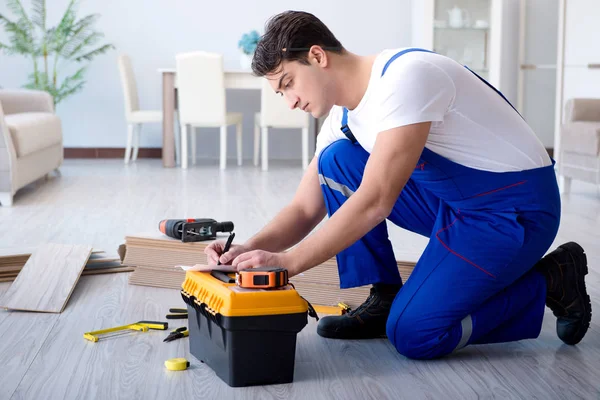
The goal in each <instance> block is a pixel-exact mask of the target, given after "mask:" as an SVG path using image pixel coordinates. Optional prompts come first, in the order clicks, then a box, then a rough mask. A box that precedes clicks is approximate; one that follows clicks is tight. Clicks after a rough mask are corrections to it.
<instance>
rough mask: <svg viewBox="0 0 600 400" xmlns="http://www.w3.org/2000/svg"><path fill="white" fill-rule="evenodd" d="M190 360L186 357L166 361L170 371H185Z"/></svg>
mask: <svg viewBox="0 0 600 400" xmlns="http://www.w3.org/2000/svg"><path fill="white" fill-rule="evenodd" d="M189 366H190V362H189V361H188V360H186V359H185V358H171V359H169V360H167V361H165V367H167V369H168V370H169V371H183V370H186V369H188V367H189Z"/></svg>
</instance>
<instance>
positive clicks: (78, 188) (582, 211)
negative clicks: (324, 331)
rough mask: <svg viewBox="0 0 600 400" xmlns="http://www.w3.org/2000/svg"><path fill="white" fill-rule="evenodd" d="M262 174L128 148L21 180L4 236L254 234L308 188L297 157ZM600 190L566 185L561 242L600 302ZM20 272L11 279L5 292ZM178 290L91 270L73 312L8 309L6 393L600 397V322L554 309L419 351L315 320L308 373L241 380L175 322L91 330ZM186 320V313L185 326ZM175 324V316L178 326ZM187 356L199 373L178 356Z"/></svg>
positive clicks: (409, 249)
mask: <svg viewBox="0 0 600 400" xmlns="http://www.w3.org/2000/svg"><path fill="white" fill-rule="evenodd" d="M270 167H271V169H270V171H268V172H266V173H265V172H262V171H260V170H259V169H257V168H254V167H252V166H249V165H248V162H246V166H244V167H242V168H238V167H236V166H234V165H233V164H230V165H229V166H228V169H227V170H226V171H225V172H222V171H219V170H218V168H217V165H216V163H210V164H209V163H204V164H201V165H198V166H195V167H192V168H191V169H189V170H187V171H181V170H178V169H163V168H162V166H161V163H160V161H159V160H141V161H139V162H138V163H137V164H134V165H129V166H124V165H123V163H122V162H121V161H120V160H109V161H97V160H67V161H66V163H65V166H64V167H63V168H62V169H61V171H62V176H60V177H58V176H53V177H52V178H51V179H49V180H48V181H43V182H39V183H36V184H33V185H32V186H31V187H28V188H26V189H25V190H23V191H21V192H20V193H19V194H18V195H17V197H16V198H15V205H14V206H13V207H12V208H5V207H0V221H1V222H0V223H1V228H2V229H1V230H0V247H1V248H4V247H11V246H29V245H37V244H41V243H45V242H57V243H82V244H91V245H93V246H94V247H95V248H101V249H103V250H106V251H116V248H117V246H118V245H119V244H121V243H123V239H124V237H125V235H127V234H135V233H139V232H144V231H153V230H155V229H156V228H157V224H158V221H159V220H160V219H163V218H186V217H210V218H215V219H217V220H232V221H233V222H234V223H235V225H236V229H235V230H236V233H237V236H236V240H244V239H246V238H248V237H249V236H251V235H252V234H253V233H254V232H255V231H256V230H257V229H259V228H260V227H261V226H262V225H263V224H265V223H266V222H267V221H268V220H269V219H270V218H272V217H273V216H274V215H275V214H276V212H277V210H278V209H280V208H281V207H282V206H283V205H285V204H286V202H287V201H289V200H290V199H291V197H292V196H293V194H294V191H295V188H296V184H297V182H298V180H299V179H300V177H301V174H302V172H301V169H300V168H299V166H297V165H296V163H293V164H289V163H287V164H282V163H276V162H272V163H271V164H270ZM599 228H600V194H599V193H598V190H597V188H595V187H593V186H588V185H585V184H579V183H574V184H573V189H572V193H571V194H570V195H568V196H564V197H563V220H562V225H561V228H560V232H559V236H558V238H557V240H556V242H555V245H557V244H559V243H561V242H564V241H567V240H576V241H578V242H580V243H581V244H582V245H583V246H584V247H585V248H586V250H587V254H588V260H589V263H590V269H591V271H590V275H589V276H588V280H587V282H588V286H589V289H590V293H591V296H592V303H593V308H594V309H595V310H600V303H599V301H598V299H600V247H599V243H600V241H599V239H600V233H598V232H600V229H599ZM390 236H391V238H392V241H393V243H394V249H395V251H396V257H397V258H398V259H412V260H414V259H416V258H417V257H418V256H419V254H420V251H421V250H422V249H423V248H424V246H425V245H426V239H423V238H420V237H417V236H415V235H413V234H410V233H407V232H403V231H402V230H400V229H398V228H395V227H390ZM9 285H10V284H9V283H0V296H1V295H3V293H4V292H5V291H6V290H7V288H8V287H9ZM181 305H183V303H182V302H181V300H180V297H179V294H178V291H176V290H169V289H156V288H150V287H142V286H132V285H128V283H127V274H126V273H122V274H112V275H104V276H101V275H98V276H86V277H82V278H81V279H80V281H79V283H78V284H77V286H76V288H75V290H74V292H73V295H72V297H71V299H70V300H69V302H68V304H67V307H66V308H65V310H64V312H63V313H62V314H36V313H25V312H7V311H0V399H10V398H14V399H92V398H94V399H96V398H97V399H117V398H119V399H120V398H122V399H132V398H135V399H137V398H168V399H188V400H189V399H192V398H216V397H217V396H219V397H225V398H260V399H266V398H278V399H284V398H285V399H288V398H289V399H295V398H310V399H320V398H323V399H333V398H335V399H367V398H376V399H388V398H394V399H399V398H406V399H421V398H423V399H425V398H427V399H438V398H439V399H474V398H495V397H501V398H523V399H530V398H537V399H555V398H564V399H572V398H596V399H597V398H600V325H599V319H598V315H599V313H600V312H598V311H596V312H595V314H594V316H593V319H592V325H591V329H590V331H589V332H588V334H587V336H586V337H585V339H584V340H583V342H582V343H580V344H579V345H578V346H566V345H563V344H562V342H561V341H560V340H559V339H558V338H557V337H556V334H555V328H554V324H555V318H554V317H553V316H552V314H551V313H550V312H547V313H546V317H545V320H544V326H543V330H542V333H541V335H540V337H539V338H538V339H535V340H527V341H522V342H516V343H509V344H496V345H480V346H472V347H468V348H466V349H464V350H462V351H461V352H459V353H457V354H455V355H454V356H452V357H447V358H444V359H440V360H435V361H413V360H409V359H406V358H404V357H402V356H400V355H398V354H397V353H396V352H395V350H394V348H393V347H392V346H391V344H390V343H389V342H388V341H387V340H384V339H380V340H367V341H336V340H327V339H323V338H321V337H319V336H318V335H317V334H316V332H315V327H316V324H315V322H314V320H313V319H310V322H309V325H308V326H306V327H305V328H304V329H303V330H302V332H300V334H299V335H298V342H297V352H296V364H295V381H294V383H293V384H288V385H273V386H264V387H252V388H237V389H233V388H230V387H228V386H227V385H226V384H224V383H223V382H222V381H221V380H220V379H219V378H218V377H216V375H215V374H214V373H213V371H212V370H211V369H210V368H209V367H208V366H206V365H205V364H201V363H200V362H198V361H197V360H196V359H194V358H193V356H191V355H190V354H189V351H188V340H189V339H183V340H178V341H175V342H172V343H163V342H162V339H163V338H164V337H165V333H164V332H149V333H139V334H133V335H127V336H121V337H117V338H112V339H109V340H106V341H104V342H99V343H95V344H94V343H91V342H88V341H85V340H84V339H83V333H84V332H86V331H90V330H95V329H101V328H105V327H110V326H117V325H122V324H124V323H129V322H134V321H138V320H143V319H145V320H164V317H165V314H166V313H167V311H168V309H169V308H170V307H174V306H181ZM176 325H178V324H177V323H175V326H176ZM172 326H174V325H172ZM173 357H187V358H188V359H189V360H190V361H191V363H192V365H191V368H190V369H189V370H188V371H184V372H169V371H167V370H166V369H165V368H164V365H163V363H164V361H165V360H166V359H168V358H173Z"/></svg>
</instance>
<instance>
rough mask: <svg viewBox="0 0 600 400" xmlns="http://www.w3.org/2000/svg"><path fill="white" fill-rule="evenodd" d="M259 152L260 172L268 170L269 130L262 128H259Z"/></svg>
mask: <svg viewBox="0 0 600 400" xmlns="http://www.w3.org/2000/svg"><path fill="white" fill-rule="evenodd" d="M261 132H262V138H261V152H262V161H261V164H262V170H263V171H266V170H268V169H269V128H267V127H266V126H263V127H262V128H261Z"/></svg>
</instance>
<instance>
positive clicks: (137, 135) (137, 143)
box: [131, 124, 142, 161]
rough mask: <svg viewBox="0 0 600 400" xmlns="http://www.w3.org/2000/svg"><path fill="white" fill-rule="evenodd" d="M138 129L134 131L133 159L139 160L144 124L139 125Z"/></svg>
mask: <svg viewBox="0 0 600 400" xmlns="http://www.w3.org/2000/svg"><path fill="white" fill-rule="evenodd" d="M135 127H136V129H135V130H134V131H133V155H132V156H131V159H132V160H133V161H135V160H137V157H138V151H139V149H140V135H141V134H142V124H137V125H136V126H135Z"/></svg>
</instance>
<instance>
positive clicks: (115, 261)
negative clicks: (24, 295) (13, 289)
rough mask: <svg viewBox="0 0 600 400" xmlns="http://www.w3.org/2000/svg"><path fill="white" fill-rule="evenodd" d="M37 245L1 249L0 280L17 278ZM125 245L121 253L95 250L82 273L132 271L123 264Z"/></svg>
mask: <svg viewBox="0 0 600 400" xmlns="http://www.w3.org/2000/svg"><path fill="white" fill-rule="evenodd" d="M35 250H36V248H35V247H24V248H2V249H0V282H12V281H14V280H15V279H16V277H17V275H19V272H21V270H22V269H23V266H25V264H26V263H27V260H29V258H30V257H31V254H32V253H33V252H34V251H35ZM123 251H124V247H121V248H119V251H118V252H119V254H107V253H105V252H104V251H102V250H96V249H95V250H93V251H92V255H91V256H90V257H89V259H88V261H87V263H86V265H85V268H84V269H83V271H82V273H81V275H96V274H107V273H117V272H130V271H133V270H134V268H132V267H128V266H124V265H122V264H121V260H122V252H123Z"/></svg>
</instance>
